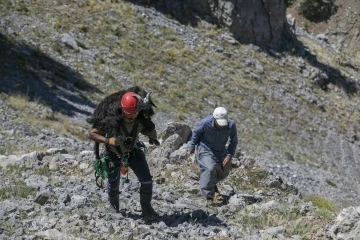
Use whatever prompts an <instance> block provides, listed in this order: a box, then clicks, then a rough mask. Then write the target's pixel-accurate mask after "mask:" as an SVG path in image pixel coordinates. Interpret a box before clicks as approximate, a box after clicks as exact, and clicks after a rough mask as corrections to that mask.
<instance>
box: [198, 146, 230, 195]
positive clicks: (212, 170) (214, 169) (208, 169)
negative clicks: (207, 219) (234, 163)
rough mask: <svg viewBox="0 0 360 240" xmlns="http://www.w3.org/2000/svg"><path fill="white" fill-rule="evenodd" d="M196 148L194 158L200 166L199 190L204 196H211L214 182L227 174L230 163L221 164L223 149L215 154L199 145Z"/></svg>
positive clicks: (223, 155) (213, 191) (224, 153)
mask: <svg viewBox="0 0 360 240" xmlns="http://www.w3.org/2000/svg"><path fill="white" fill-rule="evenodd" d="M196 150H197V151H196V159H197V162H198V164H199V167H200V190H201V192H202V194H203V195H204V196H205V197H206V198H213V197H214V194H215V186H216V184H217V183H218V182H219V181H221V180H223V179H225V178H226V177H227V176H228V175H229V172H230V167H231V164H230V163H228V164H226V165H225V166H223V165H222V162H223V160H224V158H225V157H226V152H225V150H224V151H223V152H221V153H217V154H215V153H213V152H212V151H210V150H208V149H206V148H204V147H201V146H200V145H199V146H198V147H197V149H196Z"/></svg>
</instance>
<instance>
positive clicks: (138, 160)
mask: <svg viewBox="0 0 360 240" xmlns="http://www.w3.org/2000/svg"><path fill="white" fill-rule="evenodd" d="M105 154H106V155H107V156H108V157H109V158H110V163H109V164H108V166H109V171H108V188H107V190H108V195H109V197H112V196H115V195H117V194H118V193H119V184H120V173H119V171H120V167H121V159H120V158H119V157H118V156H117V155H116V154H114V153H113V152H111V151H108V150H107V151H106V152H105ZM128 163H129V167H130V169H131V170H133V171H134V173H135V175H136V177H137V178H138V180H139V182H140V183H141V186H140V194H142V193H143V194H147V195H148V194H150V195H151V194H152V176H151V174H150V170H149V166H148V164H147V161H146V158H145V153H144V152H143V151H142V150H141V149H140V148H134V149H133V151H132V152H130V155H129V159H128Z"/></svg>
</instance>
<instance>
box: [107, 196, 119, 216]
mask: <svg viewBox="0 0 360 240" xmlns="http://www.w3.org/2000/svg"><path fill="white" fill-rule="evenodd" d="M109 203H110V205H109V212H110V213H119V212H120V211H119V208H120V204H119V194H117V195H115V196H109Z"/></svg>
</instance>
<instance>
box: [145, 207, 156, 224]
mask: <svg viewBox="0 0 360 240" xmlns="http://www.w3.org/2000/svg"><path fill="white" fill-rule="evenodd" d="M141 211H142V214H143V219H144V221H145V222H151V221H154V220H156V219H157V218H158V217H159V214H158V213H157V212H156V211H155V210H154V209H153V208H152V206H151V205H150V206H141Z"/></svg>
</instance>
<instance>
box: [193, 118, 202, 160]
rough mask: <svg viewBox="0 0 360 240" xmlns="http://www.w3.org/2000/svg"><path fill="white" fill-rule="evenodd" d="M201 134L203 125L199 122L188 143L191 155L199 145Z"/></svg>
mask: <svg viewBox="0 0 360 240" xmlns="http://www.w3.org/2000/svg"><path fill="white" fill-rule="evenodd" d="M203 132H204V123H203V122H202V121H200V123H199V124H198V126H197V127H196V128H195V130H194V131H193V132H192V136H191V140H190V143H189V151H190V153H191V154H192V153H194V152H195V146H196V145H198V144H199V142H200V138H201V135H202V134H203Z"/></svg>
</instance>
